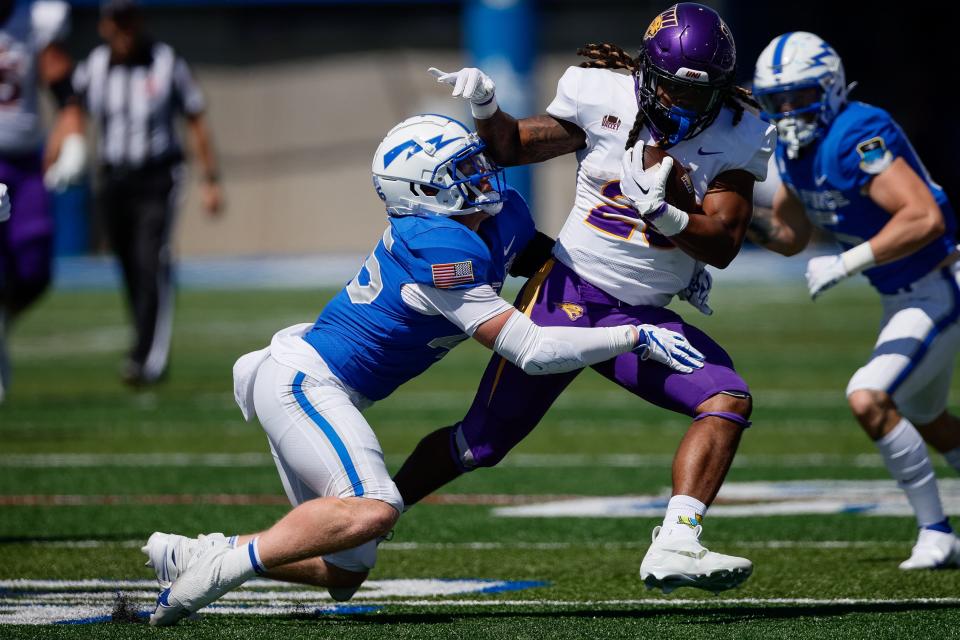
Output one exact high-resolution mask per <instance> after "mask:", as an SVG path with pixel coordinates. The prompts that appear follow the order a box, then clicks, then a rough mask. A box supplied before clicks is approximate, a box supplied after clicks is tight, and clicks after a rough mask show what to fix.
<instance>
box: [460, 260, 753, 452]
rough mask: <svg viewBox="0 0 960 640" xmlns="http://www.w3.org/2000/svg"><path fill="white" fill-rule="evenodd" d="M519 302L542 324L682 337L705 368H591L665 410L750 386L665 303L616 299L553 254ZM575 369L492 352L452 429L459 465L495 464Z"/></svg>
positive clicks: (626, 357) (624, 362)
mask: <svg viewBox="0 0 960 640" xmlns="http://www.w3.org/2000/svg"><path fill="white" fill-rule="evenodd" d="M517 307H518V308H519V309H521V310H522V311H524V312H525V313H526V314H527V315H529V316H530V318H531V319H532V320H533V321H534V322H536V323H537V324H539V325H541V326H565V327H610V326H616V325H623V324H654V325H657V326H660V327H664V328H666V329H670V330H671V331H676V332H678V333H681V334H683V335H684V336H686V338H687V340H689V341H690V343H691V344H692V345H693V346H694V347H696V348H697V349H698V350H700V352H702V353H703V354H704V356H705V362H704V366H703V368H702V369H698V370H696V371H694V372H693V373H688V374H682V373H677V372H675V371H673V370H672V369H669V368H668V367H666V366H665V365H662V364H660V363H657V362H653V361H643V360H641V359H640V356H638V355H637V354H635V353H625V354H622V355H620V356H617V357H616V358H614V359H612V360H608V361H606V362H602V363H600V364H597V365H594V367H593V368H594V369H595V370H596V371H597V372H599V373H600V374H601V375H603V376H604V377H606V378H608V379H610V380H612V381H613V382H615V383H617V384H618V385H620V386H621V387H623V388H624V389H626V390H627V391H629V392H631V393H633V394H634V395H637V396H639V397H640V398H642V399H644V400H646V401H647V402H650V403H653V404H655V405H657V406H660V407H663V408H665V409H670V410H671V411H676V412H678V413H684V414H687V415H689V416H695V415H696V413H697V407H698V406H700V404H701V403H703V402H704V401H705V400H707V399H709V398H711V397H713V396H715V395H717V394H718V393H723V392H727V393H731V394H734V395H749V393H750V389H749V387H748V386H747V383H746V382H744V381H743V379H742V378H741V377H740V376H739V375H738V374H737V372H736V371H735V370H734V368H733V361H732V360H731V359H730V356H729V355H727V352H726V351H724V350H723V348H721V347H720V345H718V344H717V343H716V342H714V341H713V340H712V339H711V338H710V336H708V335H707V334H705V333H704V332H703V331H701V330H699V329H697V328H696V327H694V326H692V325H689V324H687V323H686V322H684V321H683V319H681V318H680V316H678V315H677V314H676V313H674V312H673V311H670V310H669V309H665V308H662V307H651V306H630V305H626V304H625V303H621V302H619V301H618V300H616V299H615V298H613V297H612V296H610V295H609V294H607V293H605V292H604V291H602V290H600V289H598V288H596V287H594V286H593V285H591V284H590V283H588V282H586V281H584V280H582V279H581V278H580V277H579V276H577V275H576V274H575V273H574V272H573V271H571V270H570V269H569V268H567V267H566V266H565V265H563V264H562V263H560V262H557V261H555V260H551V261H550V262H548V263H547V264H546V265H545V266H544V268H543V269H541V271H540V272H539V273H537V275H535V276H534V277H533V278H531V279H530V280H529V281H528V282H527V284H526V285H525V286H524V288H523V290H522V291H521V292H520V296H519V298H518V302H517ZM580 371H582V370H577V371H570V372H568V373H561V374H556V375H547V376H529V375H527V374H525V373H524V372H523V371H522V370H521V369H518V368H517V367H516V366H514V365H512V364H510V363H509V362H507V361H506V360H505V359H503V358H502V357H500V356H494V357H493V359H492V360H491V361H490V364H489V365H487V369H486V371H485V372H484V374H483V379H482V380H481V381H480V387H479V389H478V390H477V395H476V397H475V398H474V400H473V405H472V406H471V407H470V410H469V412H468V413H467V415H466V417H465V418H464V419H463V422H462V423H461V424H460V427H459V429H457V430H456V434H455V438H456V442H455V443H453V444H454V448H455V449H456V451H455V458H456V459H457V462H458V464H460V465H461V466H462V467H463V468H464V469H465V470H466V469H471V468H473V467H477V466H484V467H489V466H493V465H495V464H497V463H498V462H499V461H500V460H501V459H503V457H504V456H505V455H506V454H507V452H509V451H510V449H512V448H513V447H514V446H516V445H517V444H518V443H519V442H520V441H521V440H523V438H525V437H526V435H527V434H528V433H530V432H531V431H532V430H533V428H534V427H535V426H537V423H538V422H540V419H541V418H543V416H544V414H546V412H547V410H548V409H549V408H550V406H551V405H552V404H553V401H554V400H556V398H557V397H558V396H559V395H560V393H561V392H563V390H564V389H566V387H567V385H569V384H570V383H571V382H572V381H573V379H574V378H576V377H577V375H578V374H579V373H580Z"/></svg>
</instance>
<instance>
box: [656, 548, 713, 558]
mask: <svg viewBox="0 0 960 640" xmlns="http://www.w3.org/2000/svg"><path fill="white" fill-rule="evenodd" d="M664 551H668V552H670V553H674V554H676V555H678V556H686V557H688V558H693V559H694V560H699V559H700V558H702V557H703V556H705V555H706V550H704V551H702V552H700V553H697V552H695V551H684V550H682V549H664Z"/></svg>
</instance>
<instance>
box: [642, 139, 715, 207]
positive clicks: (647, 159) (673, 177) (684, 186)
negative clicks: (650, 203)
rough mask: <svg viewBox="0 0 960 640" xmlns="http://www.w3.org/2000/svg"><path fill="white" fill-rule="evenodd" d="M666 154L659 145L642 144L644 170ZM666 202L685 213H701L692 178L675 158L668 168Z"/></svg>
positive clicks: (658, 162) (655, 163) (657, 162)
mask: <svg viewBox="0 0 960 640" xmlns="http://www.w3.org/2000/svg"><path fill="white" fill-rule="evenodd" d="M668 155H670V154H668V153H667V152H666V151H665V150H664V149H662V148H660V147H654V146H651V145H648V144H647V145H643V169H644V171H646V170H647V169H649V168H650V167H652V166H654V165H657V164H660V161H661V160H663V159H664V158H665V157H666V156H668ZM667 203H668V204H672V205H673V206H675V207H677V208H678V209H681V210H683V211H686V212H687V213H691V214H693V213H703V212H702V211H701V210H700V205H699V204H697V195H696V192H695V191H694V189H693V180H691V179H690V176H689V174H687V170H686V169H685V168H684V167H683V164H682V163H681V162H680V161H679V160H677V159H676V158H674V159H673V168H672V169H671V170H670V177H669V178H668V180H667Z"/></svg>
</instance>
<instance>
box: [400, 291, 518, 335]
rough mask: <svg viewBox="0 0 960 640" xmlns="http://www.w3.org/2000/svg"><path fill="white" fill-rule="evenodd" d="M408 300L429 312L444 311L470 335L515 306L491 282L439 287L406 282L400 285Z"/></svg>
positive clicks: (412, 307) (407, 301)
mask: <svg viewBox="0 0 960 640" xmlns="http://www.w3.org/2000/svg"><path fill="white" fill-rule="evenodd" d="M400 297H401V298H402V299H403V302H404V304H406V305H407V306H408V307H410V308H411V309H413V310H414V311H418V312H420V313H422V314H425V315H442V316H443V317H444V318H446V319H447V320H449V321H450V322H451V323H453V324H454V325H456V327H457V328H459V329H460V330H461V331H463V332H464V333H465V334H467V335H468V336H472V335H473V334H474V332H475V331H476V330H477V327H479V326H480V325H482V324H483V323H484V322H486V321H487V320H490V319H491V318H495V317H496V316H498V315H500V314H501V313H504V312H505V311H509V310H510V309H512V308H513V307H512V306H511V305H510V303H509V302H507V301H506V300H504V299H503V298H501V297H500V296H499V295H497V292H496V291H494V290H493V287H491V286H490V285H488V284H484V285H480V286H479V287H473V288H471V289H437V288H435V287H428V286H426V285H421V284H405V285H403V288H402V289H400Z"/></svg>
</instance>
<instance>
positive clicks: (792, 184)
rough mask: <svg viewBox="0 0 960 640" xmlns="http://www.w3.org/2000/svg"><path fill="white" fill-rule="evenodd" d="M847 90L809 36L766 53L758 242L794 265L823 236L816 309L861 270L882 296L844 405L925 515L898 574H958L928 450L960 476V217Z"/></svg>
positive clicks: (892, 129)
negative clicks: (828, 237)
mask: <svg viewBox="0 0 960 640" xmlns="http://www.w3.org/2000/svg"><path fill="white" fill-rule="evenodd" d="M849 88H850V87H849V86H848V85H847V84H846V80H845V77H844V71H843V65H842V63H841V60H840V58H839V56H838V55H837V53H836V51H834V50H833V48H831V47H830V45H828V44H827V43H826V42H824V41H823V40H821V39H820V38H819V37H818V36H816V35H814V34H812V33H805V32H794V33H787V34H784V35H781V36H778V37H776V38H774V39H773V41H772V42H771V43H770V44H769V45H768V46H767V48H766V49H765V50H764V51H763V53H762V54H761V55H760V58H759V59H758V61H757V66H756V72H755V76H754V94H755V95H756V97H757V99H758V100H759V101H760V103H761V104H762V105H763V107H764V110H765V116H766V117H767V118H769V119H771V120H772V121H774V122H775V123H776V124H777V129H778V132H779V142H778V145H777V153H776V164H777V169H778V171H771V172H770V175H771V176H772V181H773V182H768V184H766V185H765V188H763V189H758V190H757V191H756V192H755V198H756V204H757V206H758V207H766V208H768V209H770V212H769V213H766V214H764V213H762V212H757V213H755V215H754V220H753V223H752V229H751V234H752V236H751V237H752V239H753V240H754V241H756V242H757V243H758V244H761V245H763V246H765V247H766V248H768V249H771V250H773V251H776V252H778V253H782V254H784V255H793V254H795V253H798V252H800V251H802V250H803V249H804V247H806V246H807V244H808V242H809V240H810V235H811V232H812V230H813V227H814V226H816V227H818V228H820V229H823V230H825V231H827V232H829V233H830V234H832V235H833V236H834V238H835V239H836V240H837V242H838V243H839V244H840V246H841V247H842V249H843V253H840V254H837V255H830V256H820V257H816V258H813V259H811V260H810V262H809V263H808V265H807V273H806V278H807V285H808V288H809V290H810V295H811V296H812V297H813V299H816V298H817V297H818V296H819V295H821V294H822V293H823V292H824V291H826V290H827V289H829V288H831V287H833V286H834V285H836V284H837V283H839V282H840V281H841V280H844V279H845V278H848V277H850V276H852V275H855V274H857V273H861V272H862V273H863V274H864V275H865V276H866V277H867V279H868V280H869V281H870V284H871V285H872V286H873V287H874V288H875V289H876V290H877V292H878V293H879V294H880V296H881V299H882V303H883V319H882V321H881V328H880V335H879V337H878V339H877V342H876V345H875V347H874V350H873V354H872V356H871V358H870V360H869V361H868V362H867V364H865V365H864V366H863V367H861V368H860V369H859V370H858V371H857V372H856V373H855V374H854V376H853V378H852V379H851V380H850V383H849V385H848V386H847V400H848V402H849V404H850V408H851V409H852V411H853V414H854V416H856V418H857V421H858V422H859V423H860V425H861V426H862V427H863V429H864V430H865V431H866V432H867V435H869V436H870V438H872V439H873V440H874V441H875V442H876V444H877V447H878V448H879V449H880V453H881V455H882V456H883V459H884V462H885V463H886V466H887V469H888V470H889V471H890V473H891V474H892V475H893V477H894V478H896V480H897V482H898V483H899V485H900V487H901V488H902V489H903V490H904V491H905V492H906V495H907V498H908V500H909V501H910V504H911V506H912V507H913V510H914V512H915V513H916V516H917V523H918V525H919V527H920V532H919V536H918V539H917V543H916V545H915V546H914V548H913V552H912V554H911V556H910V558H909V559H907V560H906V561H904V562H903V563H901V564H900V568H901V569H932V568H938V567H945V566H957V565H958V564H960V540H958V539H957V537H956V536H955V535H954V533H953V530H952V529H951V527H950V524H949V522H948V521H947V518H946V516H945V515H944V512H943V507H942V505H941V503H940V495H939V492H938V489H937V482H936V478H935V476H934V472H933V467H932V465H931V463H930V458H929V455H928V453H927V448H926V446H925V445H924V440H926V441H927V442H928V443H930V444H931V445H932V446H933V447H934V448H935V449H936V450H937V451H939V452H940V453H942V454H944V456H945V457H946V459H947V461H948V462H949V463H950V464H951V465H952V466H953V467H954V468H955V469H958V470H960V420H958V419H957V418H956V417H954V416H952V415H950V414H949V413H948V412H947V411H946V408H947V395H948V391H949V388H950V378H951V375H952V373H953V366H954V359H955V356H956V354H957V352H958V350H960V322H958V319H960V287H958V282H960V264H958V262H957V260H958V259H960V252H958V251H957V246H956V242H955V239H954V232H955V230H956V219H955V217H954V213H953V209H952V208H951V207H950V203H949V202H948V201H947V197H946V195H945V194H944V192H943V189H941V188H940V186H939V185H937V183H935V182H934V181H933V179H932V178H931V177H930V175H929V174H928V173H927V170H926V169H925V168H924V166H923V163H922V162H921V161H920V158H918V157H917V154H916V152H915V151H914V149H913V147H912V146H911V145H910V141H909V140H908V139H907V137H906V135H905V134H904V132H903V130H902V129H901V128H900V126H899V125H898V124H897V123H896V122H895V121H894V120H893V118H892V117H891V116H890V114H888V113H887V112H886V111H884V110H883V109H879V108H877V107H874V106H871V105H868V104H864V103H862V102H849V101H848V100H847V94H848V92H849ZM778 174H779V175H778ZM764 194H766V196H764ZM764 199H765V200H766V201H763V200H764Z"/></svg>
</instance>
